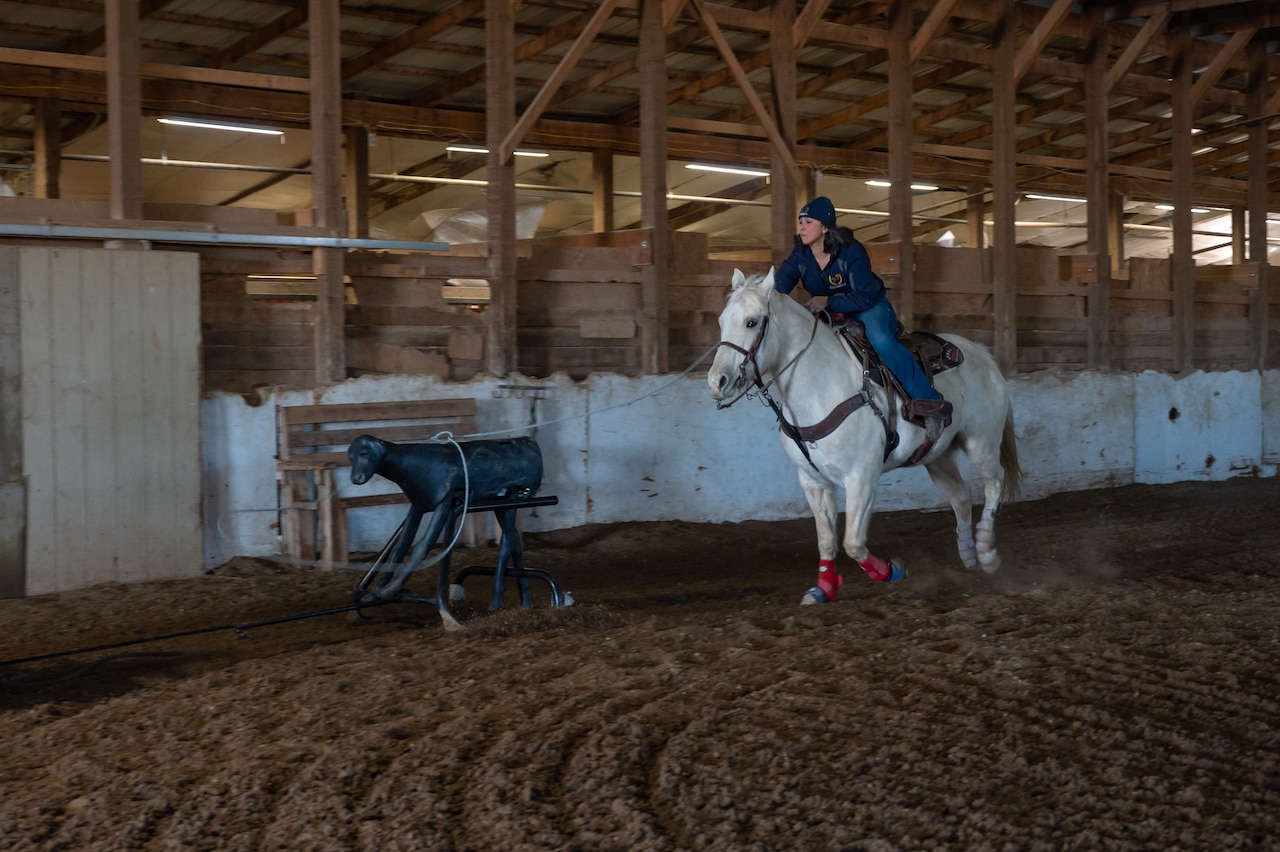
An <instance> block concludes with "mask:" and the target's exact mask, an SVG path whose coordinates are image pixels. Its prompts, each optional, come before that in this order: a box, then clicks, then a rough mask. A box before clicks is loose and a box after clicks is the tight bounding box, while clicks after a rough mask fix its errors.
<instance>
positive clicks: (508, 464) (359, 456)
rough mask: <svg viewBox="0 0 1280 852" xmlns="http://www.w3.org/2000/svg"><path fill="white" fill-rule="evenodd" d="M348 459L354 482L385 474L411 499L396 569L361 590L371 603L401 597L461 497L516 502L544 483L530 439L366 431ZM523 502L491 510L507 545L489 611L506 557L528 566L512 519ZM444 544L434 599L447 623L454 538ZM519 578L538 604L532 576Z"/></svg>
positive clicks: (498, 601)
mask: <svg viewBox="0 0 1280 852" xmlns="http://www.w3.org/2000/svg"><path fill="white" fill-rule="evenodd" d="M347 457H348V458H349V459H350V460H351V481H352V482H353V483H354V484H356V485H363V484H364V483H366V482H368V481H369V480H370V479H372V478H373V477H374V475H378V476H382V477H384V478H386V479H389V480H391V481H392V482H394V483H395V484H396V485H398V486H400V490H402V491H403V492H404V493H405V496H406V497H408V498H409V503H410V508H409V514H408V515H407V516H406V517H405V521H404V524H403V526H402V528H401V531H400V533H399V537H398V539H396V543H395V547H394V549H393V551H392V553H391V557H390V561H391V564H393V565H395V571H394V573H393V574H392V576H391V577H390V578H388V579H386V580H385V582H383V583H382V585H381V586H379V587H378V588H376V589H375V590H373V591H371V592H367V593H366V594H365V595H364V597H363V598H362V599H363V600H364V601H366V602H368V603H374V602H382V601H389V600H392V599H394V598H397V597H399V596H401V590H402V589H403V587H404V584H405V581H406V580H407V579H408V577H409V575H410V574H411V573H413V572H414V571H415V570H416V569H417V567H418V565H419V563H421V562H422V560H423V558H424V557H425V556H426V554H427V553H429V552H430V551H431V548H432V547H434V546H435V544H436V541H437V539H439V538H440V534H441V532H442V531H444V528H445V525H446V524H449V523H450V522H452V521H454V520H455V519H457V520H459V521H460V520H461V517H462V514H463V511H464V505H463V503H464V500H466V501H467V502H468V504H469V505H472V506H474V505H477V504H489V503H493V502H498V501H503V500H519V499H524V498H528V497H532V496H533V495H534V494H536V493H537V491H538V488H539V487H540V486H541V485H542V451H541V450H540V449H539V447H538V444H537V442H535V441H534V440H533V439H532V438H510V439H505V440H498V441H463V442H459V443H457V444H450V443H430V444H397V443H393V442H391V441H383V440H381V439H379V438H375V437H373V436H372V435H361V436H360V437H358V438H356V439H355V440H354V441H352V442H351V446H350V447H349V448H348V449H347ZM464 463H465V469H464ZM518 508H519V507H518V506H517V507H512V508H497V509H494V515H495V516H496V517H497V520H498V526H499V527H500V528H501V529H502V544H501V546H500V548H499V550H498V568H497V572H496V573H495V574H494V589H493V599H492V600H491V601H490V603H489V609H491V610H494V609H498V608H499V607H501V606H502V598H503V592H504V578H503V572H504V570H505V568H506V566H507V563H508V562H511V563H513V564H514V565H515V567H516V568H519V569H523V564H522V561H523V560H522V550H523V548H522V547H521V543H520V534H519V532H518V531H517V530H516V525H515V524H516V512H517V511H518ZM428 512H430V513H432V516H431V525H430V526H429V527H428V529H427V532H426V534H425V535H424V536H423V537H422V540H421V541H419V542H418V544H417V545H416V546H415V547H414V548H413V553H412V554H411V555H410V557H409V559H407V560H406V559H405V553H406V551H407V550H408V549H409V545H410V544H411V543H412V542H413V540H414V537H415V536H416V535H417V532H418V525H419V524H420V523H421V521H422V516H423V515H424V514H426V513H428ZM450 534H452V529H451V530H450ZM444 547H445V552H443V553H442V554H441V557H440V563H441V570H440V572H439V580H438V582H437V594H436V598H435V601H436V603H437V605H438V606H439V608H440V613H441V616H442V617H444V618H445V621H446V624H447V623H449V622H451V621H452V620H453V619H452V616H451V615H450V614H449V611H448V603H447V601H448V592H449V572H448V549H449V547H450V544H449V543H446V544H445V545H444ZM366 579H368V578H366ZM519 582H520V596H521V603H522V604H523V605H525V606H529V605H531V604H532V602H533V595H532V592H531V591H530V590H529V582H528V580H525V579H523V578H522V579H520V581H519ZM362 585H363V584H362ZM359 591H364V589H363V588H362V589H361V590H359ZM357 597H358V598H359V594H357Z"/></svg>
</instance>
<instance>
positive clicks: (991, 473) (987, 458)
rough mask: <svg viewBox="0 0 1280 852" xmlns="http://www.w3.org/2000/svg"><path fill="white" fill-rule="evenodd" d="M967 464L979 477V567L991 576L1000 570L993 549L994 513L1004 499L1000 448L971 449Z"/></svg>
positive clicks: (994, 537) (994, 543) (998, 554)
mask: <svg viewBox="0 0 1280 852" xmlns="http://www.w3.org/2000/svg"><path fill="white" fill-rule="evenodd" d="M968 455H969V461H971V462H973V466H974V467H975V468H976V469H977V471H978V474H979V475H980V476H981V477H982V493H983V503H982V517H981V518H979V519H978V528H977V542H976V544H977V552H978V564H979V566H980V567H981V568H982V570H983V571H986V572H987V573H988V574H994V573H995V572H996V569H998V568H999V567H1000V553H999V551H997V550H996V510H997V509H999V508H1000V500H1001V498H1002V497H1003V496H1004V467H1003V466H1002V465H1001V464H1000V450H999V447H993V448H991V449H990V451H988V452H979V451H977V450H975V449H974V448H972V447H970V448H969V450H968Z"/></svg>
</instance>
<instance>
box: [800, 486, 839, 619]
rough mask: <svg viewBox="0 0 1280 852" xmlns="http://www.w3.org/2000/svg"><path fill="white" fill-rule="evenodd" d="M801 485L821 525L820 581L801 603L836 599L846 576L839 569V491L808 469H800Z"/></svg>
mask: <svg viewBox="0 0 1280 852" xmlns="http://www.w3.org/2000/svg"><path fill="white" fill-rule="evenodd" d="M800 488H801V489H802V490H803V491H804V497H805V499H806V500H807V501H809V511H811V512H813V521H814V525H815V526H816V527H817V529H818V585H816V586H814V587H813V588H811V589H809V591H807V592H805V593H804V597H802V598H801V599H800V604H801V606H809V605H811V604H820V603H828V602H830V601H833V600H835V597H836V594H837V593H838V592H839V591H840V584H841V583H842V582H844V578H843V577H841V576H840V575H839V574H838V573H837V572H836V495H835V488H833V487H832V486H831V485H830V484H829V483H827V482H823V481H822V480H819V479H817V478H815V477H813V476H812V475H810V474H809V473H808V472H807V471H804V470H802V471H800Z"/></svg>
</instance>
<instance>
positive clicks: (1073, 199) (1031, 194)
mask: <svg viewBox="0 0 1280 852" xmlns="http://www.w3.org/2000/svg"><path fill="white" fill-rule="evenodd" d="M1022 197H1023V198H1030V199H1031V200H1033V201H1065V202H1067V203H1068V204H1084V203H1085V201H1087V199H1084V198H1076V197H1075V196H1074V195H1041V194H1039V193H1036V192H1028V193H1026V194H1025V195H1023V196H1022Z"/></svg>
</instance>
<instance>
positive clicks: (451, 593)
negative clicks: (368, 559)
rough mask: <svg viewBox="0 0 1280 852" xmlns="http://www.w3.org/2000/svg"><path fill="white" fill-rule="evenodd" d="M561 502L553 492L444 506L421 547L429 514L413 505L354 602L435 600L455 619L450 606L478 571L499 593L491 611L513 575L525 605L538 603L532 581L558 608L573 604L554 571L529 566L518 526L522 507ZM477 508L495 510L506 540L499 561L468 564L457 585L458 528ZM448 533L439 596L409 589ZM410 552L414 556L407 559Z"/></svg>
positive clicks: (444, 613)
mask: <svg viewBox="0 0 1280 852" xmlns="http://www.w3.org/2000/svg"><path fill="white" fill-rule="evenodd" d="M559 502H560V501H559V498H558V497H550V496H547V497H525V498H517V499H512V500H502V499H487V500H477V501H475V502H473V503H470V504H468V505H466V506H463V505H461V501H459V502H458V503H456V504H454V505H453V506H452V507H450V508H448V509H445V508H444V507H439V508H437V511H440V512H446V513H447V514H445V515H444V516H442V518H441V519H439V520H436V519H433V522H432V524H431V527H430V529H429V530H428V532H427V533H426V536H425V537H424V539H423V540H422V541H421V542H419V543H418V544H417V546H414V545H413V541H414V538H416V536H417V533H418V525H419V523H420V522H421V520H422V514H423V513H422V511H421V510H419V509H417V508H416V507H413V508H410V510H409V514H408V515H407V516H406V517H405V519H404V521H403V522H401V524H400V526H399V527H398V528H397V529H396V531H395V533H393V534H392V536H391V538H390V540H389V541H388V542H387V543H386V545H385V546H384V547H383V548H382V551H381V553H379V554H378V557H377V559H375V560H374V562H373V565H372V566H370V568H369V570H368V572H367V573H366V574H365V575H364V579H362V580H361V581H360V583H359V585H357V586H356V590H355V594H354V597H353V601H354V603H355V604H356V605H357V607H358V606H359V605H360V604H361V603H364V604H368V605H373V604H375V603H376V604H383V603H391V602H395V603H400V602H405V603H426V604H434V605H435V606H436V607H437V608H438V609H439V610H440V614H441V616H442V617H444V618H445V619H446V621H452V620H453V616H452V613H451V612H450V610H449V601H450V599H452V600H461V599H462V598H463V596H464V594H465V592H464V590H463V588H462V584H463V582H464V581H465V580H466V579H467V578H468V577H471V576H473V575H477V574H478V575H481V576H488V577H493V597H492V598H491V600H490V601H489V610H490V611H493V610H496V609H500V608H501V607H502V603H503V597H504V593H505V590H506V580H507V579H508V578H510V579H514V580H516V581H517V583H518V585H519V588H520V604H521V606H532V605H533V593H532V589H531V587H530V584H529V581H530V580H539V581H541V582H544V583H546V584H547V587H548V588H549V589H550V591H551V605H552V606H553V607H563V606H568V605H569V604H571V603H572V602H573V600H572V598H571V597H569V595H568V594H566V593H565V592H562V591H561V590H560V587H559V585H558V584H557V583H556V581H555V578H554V577H552V576H551V574H550V573H549V572H547V571H541V570H537V569H531V568H525V567H524V545H523V542H522V541H521V537H520V530H519V529H518V528H517V526H516V513H517V512H519V511H520V510H521V509H531V508H535V507H538V506H554V505H556V504H557V503H559ZM475 512H493V513H494V517H495V518H496V519H497V522H498V527H499V529H500V530H501V531H502V541H501V543H500V544H499V546H498V560H497V564H496V565H468V566H467V567H465V568H463V569H462V570H461V571H459V572H458V576H457V578H456V579H455V581H454V583H453V584H452V585H451V584H450V581H449V571H450V562H451V556H452V554H451V552H450V550H451V549H452V548H451V542H452V541H453V532H454V531H455V530H456V529H457V528H458V524H460V523H461V522H462V520H463V518H464V517H465V516H466V515H469V514H473V513H475ZM442 532H445V533H447V534H446V535H444V536H443V541H444V548H445V549H444V551H442V552H441V553H440V554H438V555H437V558H436V565H437V569H438V573H437V576H436V594H435V595H434V596H425V595H415V594H411V593H410V592H409V591H408V590H406V589H405V588H404V583H405V581H406V580H407V579H408V578H409V576H410V575H411V574H413V573H414V572H415V571H417V570H418V569H419V567H420V566H421V565H422V563H423V562H424V561H425V558H426V556H427V555H428V554H429V553H430V551H431V549H432V548H433V547H434V546H435V539H437V538H441V536H440V533H442ZM410 547H413V553H412V554H409V549H410ZM406 556H408V559H407V560H406Z"/></svg>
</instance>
